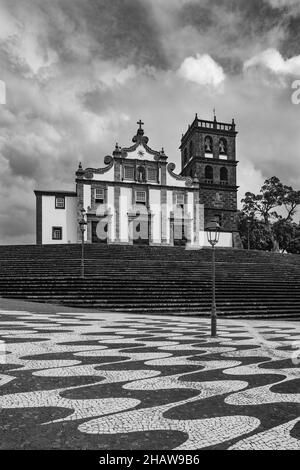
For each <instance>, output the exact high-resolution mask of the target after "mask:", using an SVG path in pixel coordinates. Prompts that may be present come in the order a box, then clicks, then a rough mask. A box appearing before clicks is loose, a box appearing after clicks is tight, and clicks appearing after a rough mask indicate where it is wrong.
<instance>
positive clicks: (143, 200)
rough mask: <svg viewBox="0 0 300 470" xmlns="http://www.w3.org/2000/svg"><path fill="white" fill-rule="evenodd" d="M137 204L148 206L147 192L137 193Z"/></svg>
mask: <svg viewBox="0 0 300 470" xmlns="http://www.w3.org/2000/svg"><path fill="white" fill-rule="evenodd" d="M135 202H136V203H137V204H146V191H136V193H135Z"/></svg>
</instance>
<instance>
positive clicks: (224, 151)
mask: <svg viewBox="0 0 300 470" xmlns="http://www.w3.org/2000/svg"><path fill="white" fill-rule="evenodd" d="M219 152H220V155H227V140H226V139H224V138H223V137H222V138H221V139H220V140H219Z"/></svg>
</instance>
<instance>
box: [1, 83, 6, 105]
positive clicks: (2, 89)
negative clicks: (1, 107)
mask: <svg viewBox="0 0 300 470" xmlns="http://www.w3.org/2000/svg"><path fill="white" fill-rule="evenodd" d="M5 103H6V87H5V83H4V82H3V80H0V104H5Z"/></svg>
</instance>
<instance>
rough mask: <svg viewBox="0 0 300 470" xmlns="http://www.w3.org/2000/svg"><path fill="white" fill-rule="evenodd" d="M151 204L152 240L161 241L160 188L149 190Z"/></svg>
mask: <svg viewBox="0 0 300 470" xmlns="http://www.w3.org/2000/svg"><path fill="white" fill-rule="evenodd" d="M149 204H150V211H151V212H152V241H153V243H161V210H160V189H150V190H149Z"/></svg>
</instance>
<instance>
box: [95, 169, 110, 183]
mask: <svg viewBox="0 0 300 470" xmlns="http://www.w3.org/2000/svg"><path fill="white" fill-rule="evenodd" d="M104 168H105V167H104ZM93 175H94V177H93V179H94V180H96V181H114V180H115V169H114V167H112V168H111V169H110V170H109V171H107V172H106V173H103V174H100V173H93Z"/></svg>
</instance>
